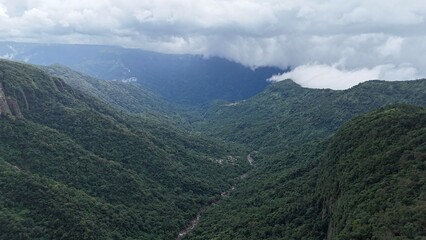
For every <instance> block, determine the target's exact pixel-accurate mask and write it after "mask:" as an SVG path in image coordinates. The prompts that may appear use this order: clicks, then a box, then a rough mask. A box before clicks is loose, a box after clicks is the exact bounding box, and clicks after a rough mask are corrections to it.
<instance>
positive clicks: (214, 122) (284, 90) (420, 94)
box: [199, 79, 426, 153]
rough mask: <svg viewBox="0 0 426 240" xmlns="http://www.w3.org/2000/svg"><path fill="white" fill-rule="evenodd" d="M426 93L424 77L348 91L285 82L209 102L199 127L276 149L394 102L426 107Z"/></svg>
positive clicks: (324, 134)
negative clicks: (238, 98) (235, 99)
mask: <svg viewBox="0 0 426 240" xmlns="http://www.w3.org/2000/svg"><path fill="white" fill-rule="evenodd" d="M425 96H426V80H424V79H423V80H416V81H400V82H385V81H369V82H365V83H362V84H360V85H358V86H355V87H353V88H350V89H348V90H344V91H336V90H330V89H309V88H303V87H301V86H299V85H298V84H296V83H295V82H293V81H292V80H285V81H282V82H278V83H274V84H273V85H271V86H269V87H268V88H267V89H266V90H265V91H263V92H262V93H260V94H258V95H256V96H255V97H253V98H250V99H248V100H245V101H240V102H235V103H224V102H217V103H216V104H212V105H210V106H207V107H206V108H205V110H204V113H203V116H204V121H202V122H200V123H199V127H200V129H201V130H202V131H203V132H206V133H208V134H211V135H214V136H222V137H225V138H227V139H229V140H232V141H236V142H242V143H247V144H249V145H252V146H255V147H257V148H268V149H269V150H268V151H269V152H270V153H276V152H278V151H280V150H282V149H285V148H286V147H289V146H294V145H299V144H303V143H305V142H306V141H311V140H315V139H316V140H321V139H323V138H324V137H328V136H330V135H331V134H332V133H334V132H335V131H336V130H337V129H338V128H339V127H340V126H341V125H342V124H343V123H345V122H347V121H348V120H350V119H351V118H353V117H354V116H357V115H359V114H362V113H366V112H369V111H371V110H374V109H377V108H379V107H382V106H385V105H388V104H395V103H407V104H414V105H419V106H426V97H425Z"/></svg>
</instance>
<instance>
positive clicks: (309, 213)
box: [188, 105, 426, 239]
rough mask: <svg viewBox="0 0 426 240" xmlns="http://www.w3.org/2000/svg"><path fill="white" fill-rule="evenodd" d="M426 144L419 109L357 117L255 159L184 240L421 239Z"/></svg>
mask: <svg viewBox="0 0 426 240" xmlns="http://www.w3.org/2000/svg"><path fill="white" fill-rule="evenodd" d="M425 143H426V109H425V108H421V107H413V106H409V105H399V106H390V107H385V108H382V109H380V110H377V111H374V112H371V113H367V114H366V115H363V116H359V117H357V118H355V119H353V120H351V121H350V122H349V123H347V124H344V126H343V127H342V128H340V129H339V130H338V131H337V133H336V134H335V135H334V136H333V137H331V139H328V140H323V141H321V142H311V143H306V144H303V145H299V146H296V147H293V148H291V149H287V151H286V153H285V154H280V156H275V157H273V156H272V157H271V156H267V157H266V158H259V157H258V158H257V159H258V161H259V163H258V164H257V165H256V168H255V169H254V171H253V172H251V173H250V174H251V176H249V177H248V179H247V181H246V182H244V183H242V184H241V185H240V186H239V188H238V189H237V190H236V191H235V192H234V193H233V194H232V195H231V197H229V198H228V199H227V200H226V201H224V202H222V203H221V204H219V205H217V206H214V207H212V208H211V209H209V210H208V211H206V213H205V214H204V215H203V218H202V220H201V222H200V224H199V226H198V227H197V228H196V229H195V231H194V232H192V234H190V235H189V237H188V239H422V238H424V237H426V229H425V227H424V226H426V225H425V219H426V218H425V216H426V207H425V204H424V194H425V193H426V188H425V186H426V177H425V176H426V172H425V170H426V167H425V166H426V165H425V164H426V162H425V160H426V154H425V153H426V144H425Z"/></svg>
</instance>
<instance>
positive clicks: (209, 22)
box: [0, 0, 426, 89]
mask: <svg viewBox="0 0 426 240" xmlns="http://www.w3.org/2000/svg"><path fill="white" fill-rule="evenodd" d="M425 17H426V1H425V0H386V1H383V0H344V1H342V0H327V1H325V0H93V1H90V0H72V1H59V0H13V1H11V0H0V40H11V41H21V42H42V43H89V44H101V45H119V46H123V47H131V48H141V49H145V50H151V51H158V52H164V53H189V54H201V55H203V56H206V57H209V56H220V57H224V58H227V59H230V60H233V61H236V62H239V63H242V64H244V65H247V66H250V67H258V66H265V65H269V66H279V67H282V68H287V67H288V66H290V67H291V68H292V71H291V72H288V73H285V74H283V75H279V76H274V77H272V78H271V80H272V81H280V80H283V79H286V78H292V79H293V80H295V81H296V82H298V83H299V84H301V85H302V86H305V87H313V88H332V89H346V88H349V87H351V86H353V85H355V84H358V83H360V82H363V81H366V80H371V79H383V80H407V79H417V78H424V77H426V57H425V55H426V19H425Z"/></svg>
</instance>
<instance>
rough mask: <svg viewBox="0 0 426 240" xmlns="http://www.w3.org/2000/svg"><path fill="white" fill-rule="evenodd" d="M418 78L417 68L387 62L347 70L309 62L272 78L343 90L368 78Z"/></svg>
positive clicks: (393, 79)
mask: <svg viewBox="0 0 426 240" xmlns="http://www.w3.org/2000/svg"><path fill="white" fill-rule="evenodd" d="M417 78H418V75H417V70H416V69H415V68H413V67H411V66H409V65H401V66H395V65H392V64H386V65H378V66H375V67H373V68H361V69H355V70H347V69H344V68H340V67H339V64H336V65H325V64H307V65H302V66H299V67H297V68H295V69H294V70H292V71H291V72H287V73H284V74H282V75H276V76H273V77H271V78H270V80H271V81H275V82H277V81H282V80H285V79H292V80H293V81H295V82H296V83H298V84H300V85H301V86H303V87H308V88H330V89H335V90H343V89H348V88H350V87H353V86H355V85H357V84H359V83H361V82H365V81H368V80H388V81H396V80H414V79H417Z"/></svg>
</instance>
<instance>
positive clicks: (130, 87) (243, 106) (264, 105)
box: [0, 51, 426, 239]
mask: <svg viewBox="0 0 426 240" xmlns="http://www.w3.org/2000/svg"><path fill="white" fill-rule="evenodd" d="M95 52H96V51H95ZM97 54H98V53H96V54H95V55H96V56H97ZM111 54H115V53H111ZM134 57H135V59H138V57H137V56H134ZM76 59H78V58H76ZM123 59H126V58H123ZM71 60H73V59H71ZM71 60H70V61H71ZM74 60H75V59H74ZM216 60H217V59H216ZM216 60H215V59H213V60H212V61H216ZM123 61H124V60H123ZM135 62H136V61H135ZM218 64H219V65H218V66H221V65H220V63H218ZM126 66H127V65H126ZM213 69H215V68H213ZM225 69H226V68H225ZM141 71H142V70H141ZM188 76H190V77H191V78H192V77H193V75H188ZM59 77H61V78H62V79H61V78H59ZM201 82H202V81H201ZM216 90H217V88H215V89H213V90H212V91H213V92H214V91H216ZM188 91H189V90H188ZM191 91H192V90H191ZM160 92H161V91H160ZM215 94H216V93H214V94H212V96H213V95H214V96H216V95H215ZM241 96H243V95H241ZM241 96H237V97H235V99H237V100H238V99H240V97H241ZM244 96H246V95H244ZM424 96H426V81H425V80H417V81H409V82H382V81H372V82H367V83H363V84H360V85H358V86H356V87H354V88H352V89H349V90H345V91H332V90H326V89H321V90H319V89H305V88H302V87H300V86H299V85H297V84H295V83H294V82H292V81H291V80H287V81H283V82H280V83H274V84H272V85H271V86H269V87H268V88H267V89H266V90H265V91H263V92H262V93H260V94H258V95H256V96H255V97H253V98H251V99H247V100H244V101H239V102H234V103H229V102H223V101H217V102H215V103H211V104H207V105H204V106H203V107H202V108H201V109H199V111H200V112H199V115H198V116H196V115H195V114H193V113H189V114H188V112H190V111H194V109H196V108H195V107H194V106H192V107H190V108H189V110H188V109H187V108H182V107H181V106H180V107H176V104H175V103H170V102H167V100H165V99H167V98H165V99H162V98H161V97H159V96H157V95H156V94H154V93H151V92H149V91H147V90H145V89H144V87H142V85H139V84H136V83H131V82H130V83H129V82H121V81H109V82H104V81H101V80H98V79H94V78H91V77H88V76H85V75H83V74H80V73H77V72H74V71H72V70H70V69H68V68H65V67H62V66H58V65H56V66H51V67H33V66H30V65H27V64H22V63H16V62H10V61H4V60H0V239H175V238H176V237H177V235H178V233H179V231H180V230H182V229H183V228H185V226H187V225H188V224H189V223H190V222H191V219H193V218H194V217H196V216H197V213H199V211H200V209H203V211H202V212H203V213H202V216H201V221H200V223H199V225H197V227H196V228H195V230H194V231H193V232H191V233H190V234H189V235H188V236H187V239H422V238H425V237H426V229H425V227H424V226H426V222H425V220H424V219H426V209H425V204H424V202H425V194H426V189H425V186H426V184H425V180H426V179H425V176H426V174H425V169H426V162H425V159H426V145H425V142H426V109H425V108H423V107H424V106H426V99H425V97H424ZM194 99H196V98H194ZM206 99H209V100H211V99H214V98H213V97H211V96H208V97H207V98H206ZM228 100H229V99H228ZM231 100H233V99H231ZM191 101H192V100H191ZM203 101H204V100H203ZM206 101H207V100H206ZM401 103H402V105H401ZM389 104H399V105H391V106H387V105H389ZM406 104H411V105H406ZM412 105H418V107H415V106H412ZM422 106H423V107H422ZM378 108H380V109H379V110H376V111H373V112H371V110H374V109H378ZM363 114H364V115H363ZM185 118H186V119H185ZM351 119H352V120H351ZM188 129H190V130H191V131H188ZM252 150H257V151H255V152H253V153H252V154H251V155H252V157H253V158H254V160H255V162H254V167H252V166H250V165H249V164H248V163H247V160H246V156H247V154H248V153H249V152H251V151H252ZM244 173H247V174H244ZM242 174H244V176H246V177H245V178H243V179H241V178H240V179H239V180H238V182H239V183H238V185H235V182H236V181H235V179H236V178H239V176H241V175H242ZM233 186H234V187H236V189H235V190H234V191H229V192H228V193H229V196H228V194H225V196H221V193H223V192H224V191H225V190H228V189H229V188H231V187H233ZM206 206H209V207H206Z"/></svg>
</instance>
